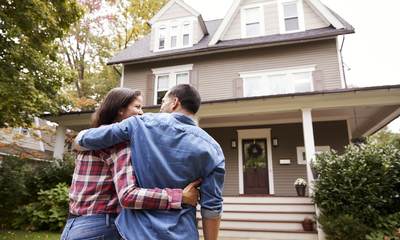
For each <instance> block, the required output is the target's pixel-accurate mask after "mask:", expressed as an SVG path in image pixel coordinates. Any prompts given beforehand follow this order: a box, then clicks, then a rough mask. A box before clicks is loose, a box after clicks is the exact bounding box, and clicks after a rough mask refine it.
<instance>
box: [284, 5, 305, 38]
mask: <svg viewBox="0 0 400 240" xmlns="http://www.w3.org/2000/svg"><path fill="white" fill-rule="evenodd" d="M278 10H279V24H280V29H281V33H291V32H298V31H304V14H303V3H302V0H296V1H294V0H281V1H280V4H279V8H278Z"/></svg>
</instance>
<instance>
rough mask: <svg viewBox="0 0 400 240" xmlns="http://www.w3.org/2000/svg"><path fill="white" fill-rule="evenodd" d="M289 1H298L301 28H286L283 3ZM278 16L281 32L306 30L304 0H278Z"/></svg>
mask: <svg viewBox="0 0 400 240" xmlns="http://www.w3.org/2000/svg"><path fill="white" fill-rule="evenodd" d="M288 3H297V14H298V18H299V30H294V31H286V30H285V15H284V12H283V5H284V4H288ZM278 16H279V30H280V33H281V34H285V33H294V32H301V31H305V23H304V8H303V1H302V0H278Z"/></svg>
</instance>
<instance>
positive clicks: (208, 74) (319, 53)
mask: <svg viewBox="0 0 400 240" xmlns="http://www.w3.org/2000/svg"><path fill="white" fill-rule="evenodd" d="M183 64H193V69H196V70H198V81H197V83H198V90H199V92H200V95H201V97H202V100H203V101H207V100H218V99H229V98H234V97H235V86H234V80H235V79H237V78H238V77H239V72H247V71H257V70H271V69H280V68H287V67H299V66H305V65H316V70H318V71H322V73H323V74H322V75H323V77H324V79H323V86H324V88H325V89H326V90H332V89H340V88H342V86H341V80H340V70H339V62H338V56H337V48H336V40H335V39H328V40H324V41H317V42H308V43H302V44H288V45H285V46H277V47H267V48H260V49H249V50H242V51H236V52H229V53H218V54H210V55H205V56H199V57H195V58H182V59H177V60H166V61H160V62H158V63H154V62H153V63H143V64H136V65H126V66H125V72H124V74H125V79H124V87H129V88H134V89H139V90H141V91H142V93H143V98H144V102H146V97H147V96H146V81H147V76H148V75H149V74H152V71H151V69H152V68H159V67H170V66H176V65H183Z"/></svg>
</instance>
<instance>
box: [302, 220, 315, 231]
mask: <svg viewBox="0 0 400 240" xmlns="http://www.w3.org/2000/svg"><path fill="white" fill-rule="evenodd" d="M301 225H302V226H303V229H304V231H312V230H314V219H312V218H309V217H307V216H306V217H305V218H304V220H303V221H301Z"/></svg>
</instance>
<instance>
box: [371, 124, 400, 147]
mask: <svg viewBox="0 0 400 240" xmlns="http://www.w3.org/2000/svg"><path fill="white" fill-rule="evenodd" d="M371 140H372V141H378V142H381V143H386V144H391V145H393V146H395V147H396V148H397V149H399V150H400V133H393V132H392V131H390V129H389V128H388V126H385V127H383V128H382V129H381V130H379V131H378V132H376V133H375V134H374V135H372V137H371Z"/></svg>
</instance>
